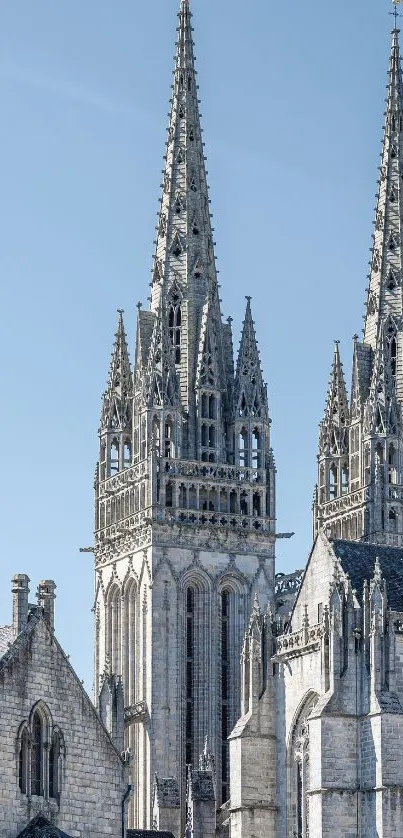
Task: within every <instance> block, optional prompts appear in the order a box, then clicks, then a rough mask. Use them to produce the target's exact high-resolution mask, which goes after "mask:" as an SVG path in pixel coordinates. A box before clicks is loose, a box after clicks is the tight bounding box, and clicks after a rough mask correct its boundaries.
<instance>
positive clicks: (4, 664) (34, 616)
mask: <svg viewBox="0 0 403 838" xmlns="http://www.w3.org/2000/svg"><path fill="white" fill-rule="evenodd" d="M39 624H42V625H43V626H44V627H45V630H46V631H47V632H49V634H50V635H51V637H52V644H53V645H54V646H55V647H56V648H57V649H58V651H59V653H60V655H61V656H62V658H63V660H64V663H65V664H66V666H67V668H68V669H69V671H70V673H71V676H72V678H74V680H75V681H76V683H77V684H78V686H79V689H80V692H81V693H82V698H83V700H85V701H86V702H87V705H88V707H89V708H90V710H91V712H92V713H93V715H94V717H95V718H96V720H97V722H98V724H99V726H100V728H102V729H103V731H104V734H105V736H106V738H107V739H108V740H109V744H110V747H111V748H112V749H113V751H114V753H115V754H116V758H117V760H118V761H120V763H122V755H121V754H120V752H119V751H118V749H117V748H116V745H115V744H114V742H113V740H112V737H111V735H110V733H109V731H108V730H107V728H106V727H105V725H104V723H103V721H102V719H101V717H100V716H99V714H98V713H97V710H96V709H95V707H94V705H93V703H92V701H91V699H90V697H89V695H88V694H87V693H86V691H85V689H84V687H83V684H82V682H81V681H80V679H79V677H78V675H77V673H76V671H75V670H74V669H73V666H72V665H71V663H70V660H69V658H68V656H67V655H66V653H65V651H64V650H63V648H62V647H61V645H60V643H59V642H58V640H57V639H56V637H55V635H54V634H53V632H51V629H50V628H49V626H48V624H47V622H46V620H45V618H44V614H43V609H42V608H41V607H39V606H31V608H30V610H29V612H28V621H27V624H26V626H25V627H24V628H23V630H22V631H21V632H20V633H19V634H18V635H17V637H16V638H15V639H14V640H13V641H12V642H11V643H10V644H9V645H8V647H7V650H6V651H5V652H4V653H3V655H2V656H0V673H1V672H2V671H3V670H5V671H6V670H7V668H8V666H9V665H10V664H12V662H13V660H18V656H19V653H20V652H21V651H22V650H23V649H24V648H25V647H26V646H27V644H28V641H29V638H30V637H31V635H33V634H34V632H35V629H36V628H37V626H38V625H39ZM2 628H3V630H4V629H11V627H10V626H3V627H2ZM0 633H1V629H0ZM60 834H62V833H60ZM18 838H19V836H18ZM24 838H25V834H24ZM67 838H69V836H67Z"/></svg>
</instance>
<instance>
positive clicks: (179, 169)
mask: <svg viewBox="0 0 403 838" xmlns="http://www.w3.org/2000/svg"><path fill="white" fill-rule="evenodd" d="M165 160H166V165H165V171H164V180H163V183H162V197H161V202H160V203H161V209H160V213H159V219H158V232H157V241H156V250H155V257H154V265H153V278H152V294H151V308H152V310H153V311H155V312H156V311H157V310H158V306H159V302H160V299H161V296H165V297H166V296H167V294H168V293H169V290H170V288H171V286H172V284H173V283H175V285H176V286H177V288H178V289H179V291H180V293H181V294H182V296H184V297H185V296H187V297H188V298H189V299H192V301H193V304H194V305H195V308H196V311H195V312H194V313H195V316H196V317H199V316H200V313H201V309H202V307H203V304H204V301H205V297H206V294H207V292H208V288H209V286H210V285H211V284H213V285H215V286H216V271H215V263H214V253H213V241H212V229H211V223H210V212H209V199H208V188H207V179H206V169H205V162H204V151H203V143H202V132H201V127H200V114H199V101H198V92H197V85H196V71H195V67H194V53H193V38H192V26H191V12H190V8H189V3H188V2H186V0H182V2H181V6H180V12H179V29H178V41H177V48H176V60H175V69H174V83H173V96H172V99H171V114H170V119H169V128H168V139H167V143H166V155H165Z"/></svg>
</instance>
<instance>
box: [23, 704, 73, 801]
mask: <svg viewBox="0 0 403 838" xmlns="http://www.w3.org/2000/svg"><path fill="white" fill-rule="evenodd" d="M41 704H42V702H41ZM63 757H65V746H64V739H63V734H62V733H61V731H60V730H59V728H57V727H55V728H52V723H51V719H50V713H49V711H48V709H47V708H45V707H44V708H43V709H42V708H41V707H39V706H38V705H36V707H34V708H33V710H32V713H31V720H30V722H28V721H26V722H24V723H23V725H22V726H21V729H20V733H19V737H18V785H19V788H20V791H21V792H22V794H26V795H28V796H31V795H35V796H37V797H45V798H48V797H53V798H56V799H57V800H58V799H59V797H60V791H61V777H62V773H61V767H62V766H61V760H62V758H63Z"/></svg>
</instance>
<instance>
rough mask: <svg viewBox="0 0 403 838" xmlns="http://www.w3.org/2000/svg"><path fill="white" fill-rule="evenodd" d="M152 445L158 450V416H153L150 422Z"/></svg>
mask: <svg viewBox="0 0 403 838" xmlns="http://www.w3.org/2000/svg"><path fill="white" fill-rule="evenodd" d="M152 437H153V445H154V448H156V449H157V451H159V450H160V420H159V418H158V416H154V418H153V424H152Z"/></svg>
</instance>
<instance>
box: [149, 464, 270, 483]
mask: <svg viewBox="0 0 403 838" xmlns="http://www.w3.org/2000/svg"><path fill="white" fill-rule="evenodd" d="M160 468H161V471H164V472H165V474H166V475H168V476H170V477H185V478H188V479H189V478H190V479H192V478H194V479H195V480H200V479H202V480H205V479H208V480H210V481H211V482H212V483H215V484H224V485H227V484H239V483H242V484H244V483H246V484H250V485H255V484H256V483H261V484H265V483H266V470H265V469H264V468H240V467H239V466H230V465H226V464H221V463H204V462H201V461H200V460H175V459H162V460H160Z"/></svg>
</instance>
